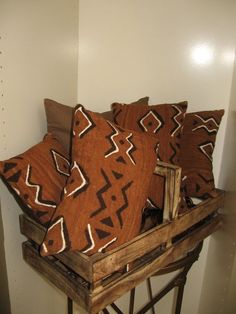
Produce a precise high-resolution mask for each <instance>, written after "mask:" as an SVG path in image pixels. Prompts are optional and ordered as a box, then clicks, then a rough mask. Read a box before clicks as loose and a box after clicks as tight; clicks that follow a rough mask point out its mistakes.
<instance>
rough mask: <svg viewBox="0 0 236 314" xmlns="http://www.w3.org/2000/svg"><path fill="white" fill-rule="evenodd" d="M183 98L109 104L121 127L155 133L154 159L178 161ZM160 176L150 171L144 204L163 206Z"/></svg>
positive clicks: (162, 183)
mask: <svg viewBox="0 0 236 314" xmlns="http://www.w3.org/2000/svg"><path fill="white" fill-rule="evenodd" d="M186 109H187V102H186V101H183V102H180V103H173V104H162V105H154V106H147V105H140V106H130V105H122V104H113V116H114V121H115V123H117V124H119V125H120V126H122V127H124V128H129V129H132V130H135V131H140V132H146V133H148V134H151V135H152V136H155V138H156V142H155V151H156V154H157V160H160V161H164V162H168V163H172V164H176V165H178V164H179V152H180V138H181V133H182V128H183V123H184V117H185V112H186ZM163 196H164V178H163V177H160V176H158V175H156V174H153V176H152V179H151V187H150V190H149V195H148V204H147V206H148V207H150V206H151V207H158V208H161V209H163V207H164V197H163Z"/></svg>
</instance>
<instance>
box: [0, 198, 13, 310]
mask: <svg viewBox="0 0 236 314" xmlns="http://www.w3.org/2000/svg"><path fill="white" fill-rule="evenodd" d="M0 283H1V284H0V313H4V314H11V309H10V298H9V291H8V281H7V269H6V260H5V250H4V234H3V223H2V211H1V204H0Z"/></svg>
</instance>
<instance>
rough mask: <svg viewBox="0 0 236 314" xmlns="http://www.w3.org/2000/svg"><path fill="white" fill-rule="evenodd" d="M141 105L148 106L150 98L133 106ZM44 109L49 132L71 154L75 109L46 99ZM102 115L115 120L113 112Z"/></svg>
mask: <svg viewBox="0 0 236 314" xmlns="http://www.w3.org/2000/svg"><path fill="white" fill-rule="evenodd" d="M140 103H141V104H147V103H148V97H144V98H141V99H139V100H138V101H137V102H134V103H132V104H140ZM44 108H45V112H46V118H47V130H48V132H50V133H52V134H53V135H55V136H56V137H57V138H58V139H59V140H60V142H61V143H62V144H63V146H64V148H65V149H66V151H67V152H68V153H69V152H70V146H71V127H72V116H73V109H74V108H73V107H70V106H66V105H63V104H60V103H58V102H56V101H54V100H51V99H44ZM101 115H102V116H103V117H104V118H105V119H107V120H109V121H112V119H113V115H112V112H111V111H105V112H102V113H101Z"/></svg>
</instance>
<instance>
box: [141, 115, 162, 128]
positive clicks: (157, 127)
mask: <svg viewBox="0 0 236 314" xmlns="http://www.w3.org/2000/svg"><path fill="white" fill-rule="evenodd" d="M150 114H151V115H152V116H153V117H154V119H155V120H156V121H158V123H159V124H158V126H157V127H156V128H155V130H154V131H153V133H156V131H157V130H158V129H159V128H160V126H161V121H160V120H159V119H157V117H156V116H155V114H154V113H153V111H152V110H150V111H149V112H148V113H147V114H146V115H145V116H144V117H143V118H142V119H141V120H140V123H141V124H142V126H143V128H144V129H145V131H146V132H148V129H147V128H146V127H145V125H144V124H143V121H144V120H145V119H146V118H147V117H148V116H149V115H150Z"/></svg>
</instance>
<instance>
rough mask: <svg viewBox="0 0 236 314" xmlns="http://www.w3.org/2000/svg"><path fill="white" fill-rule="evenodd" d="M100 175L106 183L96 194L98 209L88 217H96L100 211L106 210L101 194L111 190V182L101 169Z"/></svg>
mask: <svg viewBox="0 0 236 314" xmlns="http://www.w3.org/2000/svg"><path fill="white" fill-rule="evenodd" d="M101 174H102V176H103V178H104V180H105V182H106V184H105V185H104V186H103V187H102V188H101V189H100V190H99V191H98V192H97V193H96V195H97V198H98V201H99V203H100V207H99V208H98V209H96V210H95V211H94V212H93V213H92V214H91V215H90V217H91V218H92V217H94V216H96V215H98V214H99V213H100V212H101V211H102V210H104V209H106V203H105V201H104V199H103V196H102V194H103V193H105V192H106V191H107V190H108V189H110V188H111V186H112V185H111V182H110V180H109V178H108V176H107V175H106V173H105V171H104V170H103V169H101Z"/></svg>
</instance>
